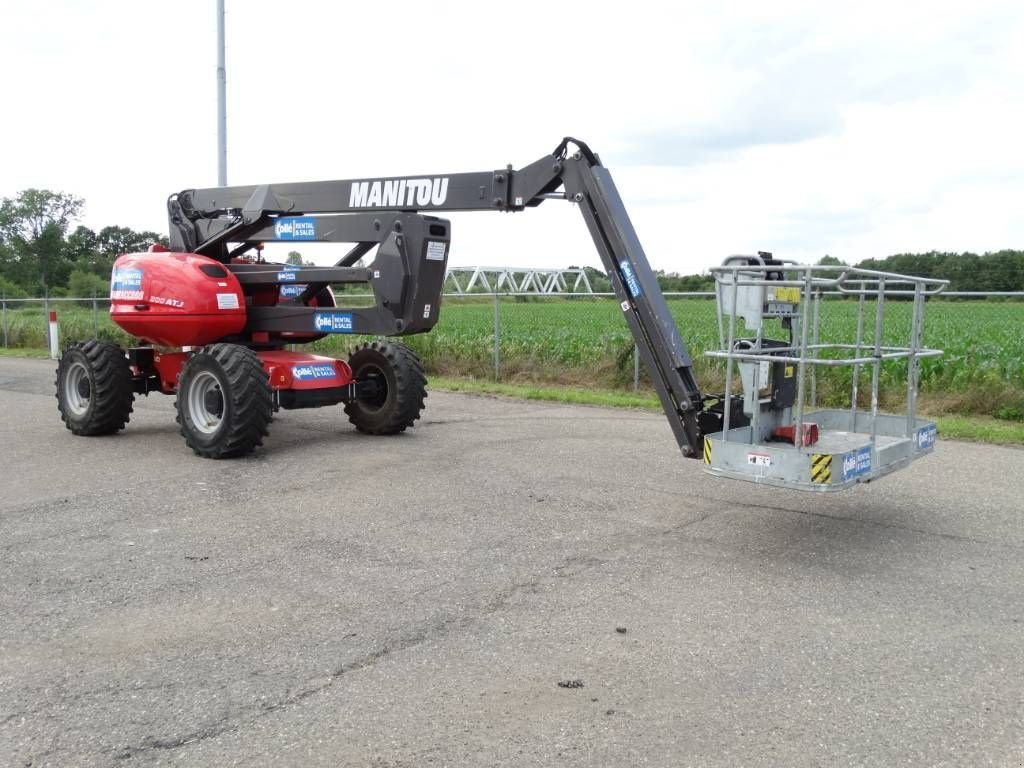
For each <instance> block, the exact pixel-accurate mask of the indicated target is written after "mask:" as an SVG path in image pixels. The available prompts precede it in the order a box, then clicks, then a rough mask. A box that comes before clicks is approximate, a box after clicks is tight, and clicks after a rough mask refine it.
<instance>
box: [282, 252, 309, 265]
mask: <svg viewBox="0 0 1024 768" xmlns="http://www.w3.org/2000/svg"><path fill="white" fill-rule="evenodd" d="M284 263H285V264H292V265H293V266H296V267H301V266H304V264H305V262H303V261H302V254H301V253H299V252H298V251H288V258H287V259H285V260H284Z"/></svg>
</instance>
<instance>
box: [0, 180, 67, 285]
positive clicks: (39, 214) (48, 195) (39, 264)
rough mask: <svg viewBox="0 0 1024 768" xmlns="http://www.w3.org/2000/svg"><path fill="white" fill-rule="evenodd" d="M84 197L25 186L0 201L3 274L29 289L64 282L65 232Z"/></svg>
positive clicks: (65, 263) (65, 270) (1, 264)
mask: <svg viewBox="0 0 1024 768" xmlns="http://www.w3.org/2000/svg"><path fill="white" fill-rule="evenodd" d="M82 205H83V201H82V200H81V199H80V198H77V197H74V196H73V195H69V194H66V193H64V192H51V191H50V190H48V189H26V190H22V191H21V192H19V193H18V195H17V196H15V197H5V198H4V199H3V200H2V201H0V239H2V241H3V245H4V254H3V257H4V259H3V262H0V266H2V267H3V274H4V276H5V277H7V278H8V279H10V280H13V281H14V282H16V283H18V284H19V285H21V287H22V288H24V289H27V290H29V291H32V290H40V289H41V290H42V291H46V290H48V289H49V287H50V286H54V287H56V286H59V285H63V284H64V282H65V281H66V280H67V277H68V273H69V272H70V271H71V265H70V261H69V260H68V258H67V252H66V248H65V242H64V235H65V234H66V233H67V230H68V226H69V224H70V223H71V221H72V220H73V219H75V218H77V217H78V216H79V214H80V213H81V211H82Z"/></svg>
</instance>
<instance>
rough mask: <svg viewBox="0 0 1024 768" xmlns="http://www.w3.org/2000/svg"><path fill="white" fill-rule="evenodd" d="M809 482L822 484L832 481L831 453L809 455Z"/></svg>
mask: <svg viewBox="0 0 1024 768" xmlns="http://www.w3.org/2000/svg"><path fill="white" fill-rule="evenodd" d="M811 482H812V483H819V484H821V485H824V484H826V483H831V482H832V454H830V453H815V454H812V455H811Z"/></svg>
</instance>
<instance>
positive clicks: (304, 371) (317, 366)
mask: <svg viewBox="0 0 1024 768" xmlns="http://www.w3.org/2000/svg"><path fill="white" fill-rule="evenodd" d="M337 375H338V372H337V371H335V370H334V366H333V365H331V364H330V363H310V364H308V365H293V366H292V376H293V377H295V380H296V381H310V380H312V379H333V378H334V377H335V376H337Z"/></svg>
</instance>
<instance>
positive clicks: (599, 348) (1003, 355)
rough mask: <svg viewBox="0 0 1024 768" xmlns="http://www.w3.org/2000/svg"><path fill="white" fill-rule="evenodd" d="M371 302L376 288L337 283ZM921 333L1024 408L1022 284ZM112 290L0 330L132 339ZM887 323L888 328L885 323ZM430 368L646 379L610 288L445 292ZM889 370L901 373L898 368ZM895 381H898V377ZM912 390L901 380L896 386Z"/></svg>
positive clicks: (942, 391)
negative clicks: (358, 289) (114, 313)
mask: <svg viewBox="0 0 1024 768" xmlns="http://www.w3.org/2000/svg"><path fill="white" fill-rule="evenodd" d="M338 298H339V302H343V303H346V304H347V303H349V302H350V301H351V302H352V304H353V305H356V304H360V303H361V305H362V306H365V305H366V302H367V301H368V300H369V299H368V297H365V296H364V297H357V296H353V295H347V294H342V295H339V297H338ZM666 300H667V302H668V306H669V309H670V310H671V312H672V314H673V316H674V317H675V320H676V323H677V324H678V326H679V329H680V332H681V334H682V337H683V339H684V340H685V342H686V344H687V345H688V347H689V350H690V354H691V356H692V357H693V360H694V366H695V373H696V376H697V380H698V381H699V382H700V383H701V386H702V389H703V390H704V391H708V392H713V391H716V390H717V391H721V387H723V386H724V375H723V370H724V369H723V367H722V365H721V364H720V362H718V361H715V360H710V359H708V358H705V357H704V354H703V353H704V352H705V351H708V350H711V349H716V348H718V347H719V346H720V339H719V328H718V324H717V318H716V312H715V301H714V294H713V293H685V294H680V293H667V294H666ZM927 307H928V308H927V311H926V318H925V329H924V343H925V344H926V345H927V346H931V347H936V348H939V349H943V350H945V354H944V355H943V357H942V358H940V359H935V360H928V361H925V363H924V368H923V370H922V376H921V387H922V390H923V391H924V392H925V393H926V394H927V393H930V396H931V399H932V401H934V402H935V403H938V407H941V408H943V409H949V410H951V411H953V412H973V413H995V414H1003V415H1005V416H1006V417H1007V418H1014V419H1016V418H1019V419H1021V420H1024V293H1000V294H977V293H971V294H964V293H946V294H943V295H942V296H940V297H938V298H936V299H933V300H930V301H929V302H928V305H927ZM108 309H109V300H108V299H107V298H106V297H105V296H104V297H85V298H59V299H57V298H49V299H45V298H42V299H40V298H33V299H9V298H3V297H0V342H2V344H3V346H4V347H6V348H8V349H15V350H16V349H34V350H39V349H46V348H47V347H48V345H49V335H48V334H49V323H48V313H49V312H51V311H56V313H57V320H58V326H59V334H60V346H61V347H65V346H66V345H67V344H69V343H71V342H74V341H78V340H83V339H89V338H99V339H104V340H107V341H112V342H115V343H119V344H123V345H130V344H132V343H133V340H132V339H131V338H130V337H129V336H128V335H127V334H125V333H124V332H123V331H122V330H121V329H120V328H118V327H117V326H115V325H114V324H113V322H112V321H111V320H110V317H109V312H108ZM821 312H822V321H821V333H822V337H823V338H822V341H832V342H844V341H846V342H848V341H849V340H851V339H852V338H853V337H854V335H855V329H856V302H854V301H851V300H848V299H842V298H839V297H828V296H826V297H825V298H824V300H823V302H822V309H821ZM910 316H911V313H910V302H900V301H892V302H890V303H889V304H888V305H887V307H886V323H885V325H886V328H887V329H890V330H891V332H892V333H893V335H894V338H895V337H902V338H905V337H906V335H907V333H908V332H909V327H910V322H911V317H910ZM887 332H888V331H887ZM359 340H360V339H358V338H354V337H352V336H348V335H343V334H333V335H329V336H327V337H325V338H324V339H321V340H320V341H318V342H316V343H315V344H313V350H314V351H316V352H319V353H321V354H326V355H335V356H344V355H345V354H347V352H348V350H349V349H350V348H351V347H352V346H353V344H354V343H355V342H357V341H359ZM402 341H403V342H404V343H406V344H408V345H409V346H410V347H412V348H413V350H415V351H416V352H417V354H419V356H420V357H421V358H422V359H423V361H424V363H425V365H426V367H427V370H428V371H429V372H430V373H431V374H432V375H435V376H437V375H440V376H451V377H468V378H474V379H478V380H483V381H497V382H503V383H522V384H535V385H551V386H583V387H596V388H610V389H619V390H623V391H629V390H633V391H640V392H646V391H648V390H649V380H648V378H647V373H646V371H645V370H643V366H642V365H641V364H640V363H639V360H638V356H637V352H636V349H635V345H634V343H633V339H632V336H631V335H630V332H629V329H628V327H627V325H626V322H625V320H624V319H623V317H622V310H621V308H620V306H619V302H618V301H617V300H616V299H615V297H614V296H613V295H611V294H589V295H577V294H553V295H521V294H520V295H509V294H469V295H465V294H461V295H460V294H445V296H444V297H443V301H442V311H441V318H440V320H439V322H438V324H437V326H436V327H435V328H434V330H433V331H431V332H430V333H427V334H421V335H417V336H407V337H403V339H402ZM892 379H893V382H898V381H904V382H905V377H904V378H902V379H901V372H900V371H897V370H894V371H893V375H892ZM849 384H850V382H849V381H848V380H844V381H839V380H836V381H834V382H832V381H830V380H828V379H827V378H825V379H824V380H822V381H819V382H817V385H818V387H819V395H820V397H821V398H822V400H823V401H827V400H828V397H829V393H830V392H831V391H833V390H835V391H836V392H839V391H842V392H846V393H848V392H849ZM893 387H894V392H895V391H896V384H895V383H894V385H893ZM899 393H900V395H901V396H903V395H905V384H904V385H903V387H902V389H901V390H900V392H899Z"/></svg>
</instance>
